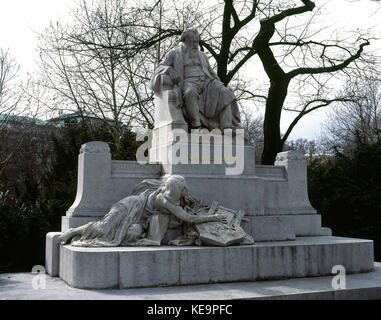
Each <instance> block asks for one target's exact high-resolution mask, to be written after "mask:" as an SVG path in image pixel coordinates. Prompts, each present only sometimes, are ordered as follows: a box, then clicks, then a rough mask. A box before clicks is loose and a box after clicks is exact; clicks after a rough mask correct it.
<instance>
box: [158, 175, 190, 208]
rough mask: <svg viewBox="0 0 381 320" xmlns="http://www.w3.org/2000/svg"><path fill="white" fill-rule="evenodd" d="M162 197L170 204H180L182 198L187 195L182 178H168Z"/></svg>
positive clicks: (175, 176)
mask: <svg viewBox="0 0 381 320" xmlns="http://www.w3.org/2000/svg"><path fill="white" fill-rule="evenodd" d="M163 193H164V197H165V198H166V199H167V200H169V201H170V202H174V203H180V199H181V197H182V196H184V195H186V194H187V193H188V188H187V187H186V184H185V179H184V177H182V176H178V175H172V176H170V177H169V178H168V179H167V181H166V182H165V185H164V192H163Z"/></svg>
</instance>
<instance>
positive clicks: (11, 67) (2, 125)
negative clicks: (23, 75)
mask: <svg viewBox="0 0 381 320" xmlns="http://www.w3.org/2000/svg"><path fill="white" fill-rule="evenodd" d="M19 70H20V67H19V65H18V64H17V62H16V60H15V59H14V58H12V57H11V55H10V53H9V50H4V49H2V48H0V136H1V140H2V141H5V142H6V141H7V140H8V139H9V135H10V132H9V126H10V124H11V123H12V122H14V121H15V119H16V117H18V116H19V115H20V114H22V113H23V111H24V110H22V109H21V106H20V105H21V101H22V99H23V97H24V87H23V85H22V81H21V79H20V78H19ZM21 131H22V130H21ZM24 135H25V133H24V134H23V135H22V136H24ZM20 143H21V142H20V140H18V141H16V142H15V143H13V144H9V143H1V144H0V177H1V175H2V173H3V172H4V170H5V169H6V167H7V166H8V164H9V163H10V161H11V160H12V157H13V156H14V153H15V150H17V148H18V146H19V145H20ZM7 146H8V147H9V148H8V147H7Z"/></svg>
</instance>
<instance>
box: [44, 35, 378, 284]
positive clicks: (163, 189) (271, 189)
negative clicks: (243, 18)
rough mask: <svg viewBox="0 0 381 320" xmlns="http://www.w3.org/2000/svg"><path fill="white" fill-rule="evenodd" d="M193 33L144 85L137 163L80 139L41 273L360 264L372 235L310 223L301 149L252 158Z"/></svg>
mask: <svg viewBox="0 0 381 320" xmlns="http://www.w3.org/2000/svg"><path fill="white" fill-rule="evenodd" d="M198 40H199V36H198V32H197V31H196V30H194V29H190V30H186V31H185V32H184V33H183V35H182V37H181V41H182V42H183V44H182V45H181V46H180V47H179V48H176V49H173V50H172V51H170V52H169V53H168V54H167V56H166V57H165V59H164V61H163V62H162V63H161V64H160V65H159V67H158V69H157V70H156V72H155V75H154V77H153V79H152V81H151V86H152V89H153V91H154V93H155V127H154V129H153V132H152V136H151V140H150V141H149V143H148V144H147V149H148V150H149V156H148V157H147V158H146V159H145V163H144V161H142V159H140V158H139V157H138V159H137V160H138V161H120V160H111V155H110V151H109V147H108V145H107V144H106V143H104V142H97V141H93V142H89V143H86V144H84V145H83V146H82V148H81V150H80V154H79V158H78V186H77V195H76V199H75V201H74V203H73V204H72V206H71V207H70V208H69V209H68V210H67V212H66V216H64V217H62V229H61V232H51V233H49V234H48V235H47V238H46V269H47V271H48V273H49V274H50V275H51V276H59V277H60V278H62V279H63V280H64V281H66V282H67V283H68V284H69V285H71V286H73V287H77V288H91V289H97V288H115V287H116V288H133V287H154V286H162V285H186V284H201V283H204V284H207V283H216V282H231V281H256V280H265V279H281V278H293V277H308V276H322V275H330V274H331V272H332V268H333V266H335V265H342V266H344V267H345V269H346V272H347V273H356V272H369V271H372V270H373V241H371V240H359V239H348V238H340V237H333V236H331V230H330V229H328V228H323V227H322V226H321V217H320V215H318V214H316V210H315V209H314V208H313V207H312V206H311V204H310V202H309V199H308V194H307V168H306V159H305V156H304V155H303V153H301V152H298V151H287V152H281V153H279V154H278V155H277V158H276V162H275V165H274V166H267V165H255V162H254V159H255V156H254V155H255V154H254V147H253V146H251V145H248V144H247V143H245V136H244V133H243V132H242V129H241V128H240V120H239V110H238V105H237V101H236V99H235V96H234V94H233V93H232V92H231V91H230V89H228V88H226V87H225V86H224V85H223V84H222V83H221V82H220V81H219V79H218V77H217V76H216V74H215V73H214V71H213V70H212V68H211V67H210V64H209V62H208V59H207V58H206V56H205V55H204V54H203V53H201V52H200V51H198V46H197V45H198ZM139 154H141V155H142V154H144V152H140V153H139ZM142 163H144V164H142ZM188 190H189V193H188V192H187V191H188ZM254 239H255V242H254V241H253V240H254Z"/></svg>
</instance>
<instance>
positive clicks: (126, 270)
mask: <svg viewBox="0 0 381 320" xmlns="http://www.w3.org/2000/svg"><path fill="white" fill-rule="evenodd" d="M335 265H341V266H343V267H344V268H345V270H346V273H348V274H349V273H357V272H369V271H372V270H373V267H374V266H373V241H370V240H359V239H350V238H339V237H305V238H297V239H296V240H295V241H282V242H267V243H266V242H261V243H255V244H253V245H249V246H233V247H223V248H221V247H181V248H179V247H168V246H162V247H156V248H155V247H148V248H139V247H124V248H123V247H115V248H78V247H72V246H70V245H66V246H63V247H61V254H60V271H59V274H60V277H61V278H62V279H63V280H65V281H66V282H67V283H68V284H69V285H71V286H73V287H75V288H91V289H100V288H139V287H155V286H177V285H190V284H208V283H217V282H235V281H258V280H273V279H286V278H298V277H308V276H324V275H331V274H332V268H333V266H335Z"/></svg>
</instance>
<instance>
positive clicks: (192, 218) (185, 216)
mask: <svg viewBox="0 0 381 320" xmlns="http://www.w3.org/2000/svg"><path fill="white" fill-rule="evenodd" d="M156 204H157V206H158V209H159V210H160V209H161V208H162V209H165V210H167V211H169V212H170V213H172V214H173V215H174V216H175V217H177V218H178V219H180V220H182V221H185V222H188V223H196V224H197V223H204V222H212V221H221V222H224V221H225V219H226V217H225V216H224V215H220V214H216V215H209V216H196V215H192V214H189V213H187V212H186V211H185V210H184V209H183V208H181V206H179V205H175V204H173V203H171V202H169V201H168V200H167V199H165V198H164V196H163V195H162V194H158V195H157V197H156Z"/></svg>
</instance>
